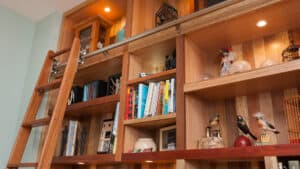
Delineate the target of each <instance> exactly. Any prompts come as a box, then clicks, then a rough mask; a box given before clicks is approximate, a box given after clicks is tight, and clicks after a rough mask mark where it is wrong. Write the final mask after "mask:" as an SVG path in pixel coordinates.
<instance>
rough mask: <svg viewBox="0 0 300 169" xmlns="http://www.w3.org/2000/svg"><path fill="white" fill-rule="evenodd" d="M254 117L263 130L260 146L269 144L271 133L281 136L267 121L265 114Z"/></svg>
mask: <svg viewBox="0 0 300 169" xmlns="http://www.w3.org/2000/svg"><path fill="white" fill-rule="evenodd" d="M253 116H254V117H255V118H256V121H257V124H258V125H259V126H260V128H261V130H262V134H261V136H260V143H259V144H262V145H265V144H269V143H270V137H271V136H270V132H272V133H274V134H279V131H278V130H277V129H276V128H275V127H274V126H273V125H272V124H271V123H269V122H268V121H267V120H266V119H265V117H264V114H263V113H260V112H258V113H255V114H254V115H253ZM268 131H269V132H268Z"/></svg>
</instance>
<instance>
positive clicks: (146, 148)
mask: <svg viewBox="0 0 300 169" xmlns="http://www.w3.org/2000/svg"><path fill="white" fill-rule="evenodd" d="M156 150H157V147H156V144H155V142H154V141H153V139H152V138H139V139H138V140H137V141H136V142H135V144H134V149H133V152H134V153H138V152H155V151H156Z"/></svg>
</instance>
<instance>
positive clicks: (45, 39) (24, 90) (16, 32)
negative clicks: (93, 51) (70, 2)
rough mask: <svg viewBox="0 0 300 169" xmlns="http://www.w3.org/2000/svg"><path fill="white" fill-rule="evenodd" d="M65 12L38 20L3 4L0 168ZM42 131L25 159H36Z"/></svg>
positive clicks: (35, 132)
mask: <svg viewBox="0 0 300 169" xmlns="http://www.w3.org/2000/svg"><path fill="white" fill-rule="evenodd" d="M61 16H62V15H61V14H59V13H54V14H52V15H50V16H48V17H46V18H44V19H43V20H42V21H40V22H38V23H32V22H31V21H30V20H28V19H25V18H24V17H23V16H19V15H17V14H15V13H14V12H12V11H10V10H8V9H6V8H3V7H1V6H0V23H1V26H0V77H1V83H0V93H1V95H0V106H1V116H2V117H1V118H0V134H1V135H0V138H1V142H0V143H1V144H0V168H5V166H6V163H7V160H8V157H9V154H10V151H11V148H12V145H13V144H14V141H15V138H16V134H17V131H18V128H19V126H20V123H21V121H22V119H23V116H24V113H25V110H26V108H27V105H28V102H29V99H30V96H31V94H32V89H33V87H34V85H35V81H36V79H37V76H38V74H39V71H40V69H41V66H42V63H43V61H44V58H45V55H46V53H47V51H48V50H49V49H54V50H55V49H56V44H57V40H58V35H59V29H60V24H61ZM37 132H38V131H36V130H35V131H34V134H33V136H32V137H31V140H30V143H29V145H28V147H27V150H26V152H25V156H24V157H25V159H24V160H25V161H30V160H33V159H35V152H36V150H37V149H38V143H39V141H38V137H39V133H37Z"/></svg>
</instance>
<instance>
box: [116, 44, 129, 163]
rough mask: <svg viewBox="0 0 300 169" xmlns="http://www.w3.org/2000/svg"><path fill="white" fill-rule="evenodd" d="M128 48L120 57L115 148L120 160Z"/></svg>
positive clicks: (123, 129)
mask: <svg viewBox="0 0 300 169" xmlns="http://www.w3.org/2000/svg"><path fill="white" fill-rule="evenodd" d="M127 50H128V48H127V49H126V51H125V52H124V55H123V58H122V79H121V90H120V112H119V120H118V135H117V149H116V154H115V159H116V161H121V158H122V152H123V147H124V145H123V143H124V134H125V127H124V125H123V124H124V123H123V122H124V115H125V109H126V105H125V103H126V88H127V85H126V84H127V80H128V71H129V53H128V51H127Z"/></svg>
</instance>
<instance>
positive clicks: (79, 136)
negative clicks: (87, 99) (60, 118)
mask: <svg viewBox="0 0 300 169" xmlns="http://www.w3.org/2000/svg"><path fill="white" fill-rule="evenodd" d="M119 110H120V103H119V102H118V103H117V105H116V110H115V114H114V120H112V124H111V127H109V131H108V130H107V129H105V130H104V129H103V127H104V126H102V129H101V131H102V132H101V133H100V138H99V146H98V147H100V149H99V148H98V150H97V152H98V153H113V154H114V153H115V152H116V143H117V133H118V117H119ZM85 127H86V126H84V125H83V124H82V123H81V122H79V121H77V120H69V121H66V122H65V125H64V127H63V129H62V133H61V138H60V145H59V154H58V155H59V156H74V155H83V154H85V149H86V146H87V145H86V140H87V134H88V133H87V129H86V128H85ZM103 131H105V132H103ZM101 136H104V137H101ZM103 138H109V140H107V139H104V141H106V143H105V146H103ZM95 139H97V138H95ZM103 147H107V148H103Z"/></svg>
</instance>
